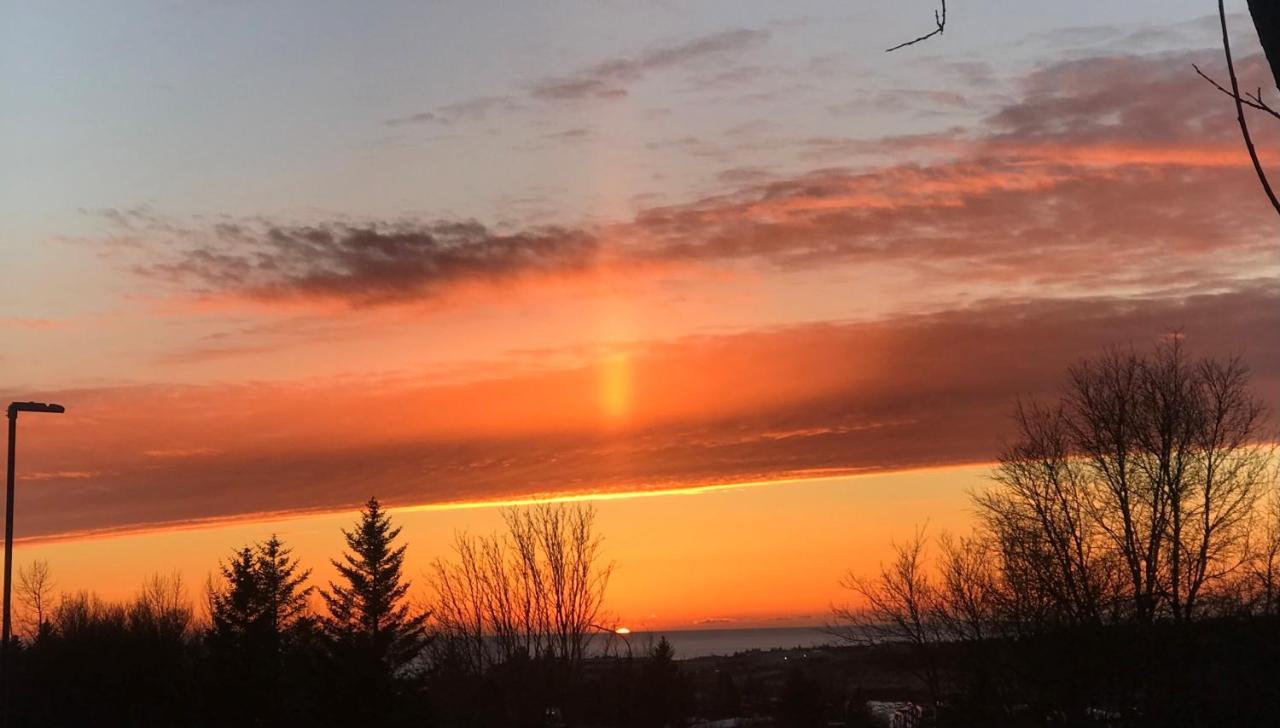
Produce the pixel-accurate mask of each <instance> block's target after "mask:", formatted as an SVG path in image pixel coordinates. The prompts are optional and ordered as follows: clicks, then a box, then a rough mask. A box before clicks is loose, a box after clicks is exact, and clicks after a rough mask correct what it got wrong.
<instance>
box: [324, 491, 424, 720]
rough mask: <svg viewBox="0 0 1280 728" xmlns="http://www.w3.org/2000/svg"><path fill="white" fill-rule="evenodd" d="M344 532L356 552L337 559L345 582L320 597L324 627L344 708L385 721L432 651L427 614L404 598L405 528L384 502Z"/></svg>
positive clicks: (333, 584)
mask: <svg viewBox="0 0 1280 728" xmlns="http://www.w3.org/2000/svg"><path fill="white" fill-rule="evenodd" d="M342 534H343V536H344V537H345V538H346V542H347V548H348V549H349V553H347V554H344V556H343V558H342V560H341V561H339V560H336V559H335V560H334V561H333V565H334V567H335V568H336V569H337V570H338V575H339V577H340V580H339V581H337V582H330V584H329V588H328V589H322V590H321V591H320V595H321V597H322V598H323V599H324V602H325V605H326V606H327V607H328V610H329V614H328V616H327V617H325V619H324V621H323V627H324V631H325V634H326V636H327V638H328V642H329V645H330V649H331V653H332V657H333V660H334V666H335V668H336V669H337V671H338V673H339V676H340V684H341V685H342V686H343V687H344V688H346V689H345V690H343V695H344V697H348V698H349V699H350V700H349V702H347V703H346V704H345V705H344V706H343V707H344V708H345V709H348V710H350V711H352V712H353V713H354V714H355V715H356V716H357V717H358V718H360V719H363V720H370V721H375V720H386V719H387V718H388V717H389V716H392V715H394V714H395V713H396V711H397V707H396V699H397V696H398V694H399V693H400V692H401V691H400V688H401V687H402V685H403V682H404V679H405V678H406V677H409V673H410V672H411V668H412V667H413V665H414V662H415V660H416V659H417V658H418V657H419V655H420V654H421V653H422V651H423V649H424V648H425V647H426V645H427V639H426V620H427V615H426V614H425V613H421V612H417V611H415V610H414V609H413V608H412V607H411V606H410V605H409V604H408V601H407V599H406V598H405V595H406V594H407V593H408V591H409V582H408V581H407V580H406V579H404V578H403V576H402V574H401V570H402V567H403V565H404V555H405V549H406V547H405V546H396V545H395V540H396V538H397V537H398V536H399V535H400V529H399V528H393V527H392V526H391V517H390V516H389V515H387V513H386V512H385V511H383V510H382V507H381V506H380V505H379V504H378V499H377V498H370V499H369V502H368V503H367V504H366V505H365V508H364V510H363V511H362V512H361V514H360V521H359V523H358V524H356V527H355V528H354V529H353V530H351V531H347V530H345V529H344V530H343V532H342Z"/></svg>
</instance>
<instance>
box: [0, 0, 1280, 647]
mask: <svg viewBox="0 0 1280 728" xmlns="http://www.w3.org/2000/svg"><path fill="white" fill-rule="evenodd" d="M933 7H934V3H933V2H930V1H925V0H919V1H916V0H912V1H911V2H892V1H890V0H858V1H854V2H850V1H849V0H836V1H822V2H819V1H816V0H815V1H805V0H794V1H792V2H786V3H782V2H746V1H743V0H725V1H724V2H711V1H710V0H690V1H689V2H674V1H671V0H647V1H644V2H634V3H623V2H620V1H614V0H609V1H605V0H594V1H588V0H578V1H577V2H568V1H564V2H521V3H509V2H508V3H498V2H490V1H488V0H483V1H481V0H476V1H474V2H466V3H461V2H459V3H411V2H403V3H400V2H385V3H330V2H314V1H308V2H266V1H263V2H255V1H252V0H242V1H237V0H204V1H202V2H189V3H178V2H155V3H142V2H120V3H99V2H81V3H73V2H65V3H62V2H59V3H34V4H18V3H8V2H5V1H4V0H0V15H2V16H3V17H4V22H3V23H0V269H2V270H3V271H4V278H5V280H4V285H3V286H0V335H2V336H3V342H4V343H3V345H0V396H2V397H3V398H4V401H6V402H7V401H8V400H10V399H23V400H26V399H35V400H47V401H56V402H60V403H62V404H64V405H65V406H66V407H67V410H68V411H67V414H65V415H61V416H48V415H32V416H24V418H23V420H22V425H21V431H20V459H19V482H18V496H17V508H18V519H17V521H16V524H17V526H16V531H17V534H18V536H19V538H20V539H22V542H21V543H20V544H19V549H18V556H17V558H18V562H19V563H25V562H26V561H29V560H31V559H33V558H44V559H47V560H48V561H49V562H50V566H51V568H52V571H53V573H54V577H55V581H56V582H57V585H58V586H59V587H60V588H63V589H79V588H90V589H95V590H98V591H99V592H101V593H103V594H105V595H109V596H123V595H125V594H127V593H129V592H131V591H133V590H134V589H135V588H136V586H137V584H138V583H139V582H140V581H141V580H142V578H143V577H144V576H145V575H146V574H148V573H150V572H154V571H168V570H171V569H178V570H180V571H181V572H182V573H183V574H184V576H185V577H186V579H187V580H188V583H189V584H191V585H193V590H194V589H195V588H196V587H197V586H198V585H199V584H200V583H202V582H203V580H204V577H205V575H206V574H207V573H208V572H210V571H212V570H213V569H214V568H216V564H217V561H218V559H219V558H221V557H223V556H225V555H226V553H227V552H228V551H229V550H230V549H231V548H232V547H234V546H238V545H240V544H242V543H244V542H246V541H251V540H257V539H261V538H264V537H266V536H267V535H270V533H272V532H278V533H280V534H281V535H282V536H283V537H284V538H285V539H286V540H287V541H289V542H290V543H292V544H294V545H295V547H296V549H297V553H298V555H300V556H301V557H302V559H303V561H304V563H305V564H306V565H308V566H314V567H315V568H316V575H317V576H318V577H320V578H322V579H323V578H325V577H327V576H328V574H329V573H330V572H329V571H328V569H327V568H326V567H325V563H326V562H327V558H328V557H329V556H332V555H336V553H337V552H338V550H339V548H340V546H341V537H340V535H339V533H338V528H339V527H340V526H342V525H345V524H347V523H349V522H350V521H351V519H352V518H353V514H354V509H355V508H357V507H358V505H359V504H360V503H362V502H363V501H365V500H366V499H367V498H368V497H369V496H370V495H377V496H378V497H379V498H381V499H382V500H383V501H384V502H385V503H387V504H389V505H391V506H393V507H395V508H397V509H400V510H398V511H397V513H396V517H397V519H399V520H400V522H401V523H402V524H403V525H404V526H405V530H404V535H405V537H406V538H407V539H408V541H409V543H410V561H409V567H410V576H412V577H414V578H415V579H416V581H417V582H418V584H419V586H422V583H423V581H424V577H423V570H424V569H425V568H426V566H427V564H428V562H429V561H430V560H431V559H432V558H435V557H437V556H443V555H447V550H448V544H449V541H450V539H451V538H452V535H453V533H454V532H455V531H458V530H462V529H469V530H471V531H473V532H485V531H489V530H492V529H494V528H497V527H498V526H499V525H500V518H499V511H498V509H497V508H496V507H495V506H494V505H493V504H494V503H506V502H523V501H528V500H531V499H541V498H552V497H578V496H604V497H603V498H599V499H598V500H597V501H596V505H597V507H598V509H599V511H600V526H601V529H602V531H603V533H604V534H605V537H606V539H607V540H606V550H607V552H608V555H609V556H610V557H611V558H613V559H615V560H616V562H617V565H618V569H617V572H616V575H615V578H614V582H613V589H612V591H611V594H610V600H609V607H610V609H611V610H612V611H613V612H615V613H616V614H617V615H618V618H619V619H620V620H622V621H623V622H626V623H629V624H634V625H639V626H660V627H671V626H691V625H696V624H731V623H732V624H770V623H817V622H821V621H822V620H823V619H824V615H825V610H826V609H827V607H828V605H829V604H830V602H832V601H833V600H840V599H842V598H843V597H842V595H841V593H840V589H839V588H838V581H839V579H840V576H841V574H842V573H843V572H844V571H845V570H847V569H849V568H854V569H860V570H866V569H872V568H874V567H875V565H876V563H877V562H878V561H879V560H880V559H881V558H883V557H884V556H885V553H886V551H887V548H888V545H889V541H890V539H893V538H896V537H902V536H904V535H908V534H910V533H911V531H912V529H913V528H914V527H915V526H916V525H918V524H924V523H926V522H928V523H929V528H930V529H936V530H941V529H943V528H955V529H961V530H962V529H963V528H964V527H965V520H966V513H967V510H966V495H965V493H966V492H967V490H969V489H972V488H980V487H982V484H983V482H984V478H985V475H986V473H987V472H988V469H989V466H988V465H987V464H988V463H989V462H990V461H991V460H992V458H993V457H995V455H996V453H997V452H998V450H999V447H1000V443H1001V438H1002V437H1004V436H1007V435H1008V434H1010V432H1009V431H1010V427H1009V424H1010V421H1009V417H1008V414H1009V412H1010V409H1011V407H1012V405H1013V403H1014V402H1015V400H1016V399H1017V398H1018V397H1024V398H1036V397H1042V396H1048V395H1049V394H1051V393H1052V392H1053V391H1054V390H1055V388H1056V387H1057V386H1058V385H1059V384H1060V382H1061V380H1062V376H1063V372H1064V369H1065V367H1066V366H1067V365H1068V364H1070V363H1071V362H1072V361H1074V360H1075V359H1077V358H1078V357H1080V356H1082V355H1085V354H1089V353H1092V352H1095V351H1097V350H1098V349H1099V348H1100V347H1102V346H1105V345H1127V344H1131V343H1132V344H1135V345H1140V346H1145V345H1147V344H1148V343H1149V342H1152V341H1155V340H1156V339H1157V338H1159V337H1160V336H1162V335H1164V334H1166V333H1167V332H1169V331H1171V330H1174V329H1180V330H1181V331H1182V332H1183V333H1184V334H1185V336H1186V340H1187V342H1188V346H1189V347H1190V348H1191V349H1192V350H1193V351H1195V352H1205V353H1210V352H1212V353H1242V354H1243V355H1244V356H1245V358H1246V360H1247V361H1248V362H1249V364H1250V365H1251V367H1252V369H1253V372H1254V381H1255V384H1256V388H1257V392H1258V394H1259V395H1261V396H1262V397H1263V398H1264V399H1266V400H1267V401H1269V402H1271V403H1273V404H1280V337H1277V336H1276V335H1275V333H1276V332H1277V331H1278V330H1280V328H1278V327H1280V279H1278V278H1277V276H1278V275H1280V252H1278V249H1277V245H1276V238H1277V236H1276V221H1275V219H1274V215H1273V214H1272V212H1271V210H1270V208H1269V206H1268V204H1267V202H1266V199H1265V198H1264V197H1263V196H1262V194H1261V192H1260V191H1259V189H1258V187H1257V181H1256V179H1255V178H1254V177H1253V172H1252V170H1251V168H1250V167H1249V161H1248V157H1247V155H1246V154H1245V152H1244V149H1243V146H1242V144H1241V142H1240V139H1239V133H1238V130H1237V129H1236V127H1235V118H1234V109H1233V107H1232V106H1231V104H1230V102H1229V100H1228V99H1227V98H1225V97H1224V96H1222V95H1221V94H1219V93H1217V92H1216V91H1214V90H1213V89H1212V88H1211V87H1209V86H1208V85H1207V84H1205V83H1204V82H1203V81H1201V80H1200V79H1199V78H1197V77H1196V75H1195V73H1194V70H1193V69H1192V64H1193V63H1196V64H1199V65H1200V67H1201V68H1203V69H1205V70H1206V71H1207V72H1209V73H1212V74H1217V75H1222V73H1223V63H1222V59H1221V48H1220V37H1219V35H1218V29H1217V18H1216V15H1210V13H1211V12H1213V10H1214V8H1213V7H1212V4H1210V3H1206V2H1203V1H1202V0H1142V1H1137V0H1127V1H1126V2H1116V1H1115V0H1108V1H1106V2H1102V1H1100V0H1080V1H1077V2H1070V3H1067V2H1014V1H1012V0H985V1H984V2H972V3H964V4H961V5H959V6H956V7H952V8H951V15H950V17H949V18H948V20H949V23H948V26H947V30H946V33H945V35H944V36H943V37H941V38H935V39H932V40H930V41H929V42H928V43H925V44H921V45H919V46H914V47H911V48H908V49H903V50H900V51H897V52H895V53H891V54H886V53H884V49H885V48H886V47H888V46H890V45H893V44H895V43H897V42H900V41H902V40H905V39H907V38H910V37H913V36H915V35H919V34H920V33H921V32H925V31H927V30H929V28H930V25H931V22H932V12H933ZM1228 8H1229V9H1230V10H1232V11H1233V12H1235V13H1236V15H1233V16H1232V17H1233V22H1234V24H1235V26H1234V27H1235V30H1236V31H1237V35H1238V36H1239V37H1238V39H1237V40H1236V44H1237V46H1236V51H1237V58H1238V61H1239V67H1240V70H1241V73H1242V76H1243V81H1242V85H1243V86H1245V87H1247V88H1254V87H1257V86H1260V85H1263V86H1265V85H1268V84H1269V83H1270V82H1269V74H1268V72H1267V69H1266V68H1265V65H1264V63H1263V61H1262V59H1261V56H1260V54H1259V51H1258V50H1257V41H1256V37H1254V36H1253V30H1252V27H1251V25H1250V24H1249V23H1248V18H1247V16H1245V15H1242V14H1241V13H1243V12H1244V3H1243V2H1232V3H1228ZM1276 128H1277V127H1276V126H1275V125H1272V126H1271V127H1270V128H1268V127H1267V126H1266V125H1259V128H1258V129H1257V130H1256V133H1257V134H1258V142H1259V146H1260V148H1261V150H1262V153H1263V155H1264V157H1265V158H1267V159H1270V160H1274V161H1276V162H1277V163H1278V164H1280V135H1277V134H1276V133H1275V129H1276ZM1277 168H1278V169H1280V167H1277Z"/></svg>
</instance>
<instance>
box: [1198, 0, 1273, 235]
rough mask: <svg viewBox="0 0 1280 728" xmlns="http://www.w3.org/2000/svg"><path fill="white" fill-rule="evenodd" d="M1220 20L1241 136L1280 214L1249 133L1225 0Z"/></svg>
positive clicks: (1261, 180)
mask: <svg viewBox="0 0 1280 728" xmlns="http://www.w3.org/2000/svg"><path fill="white" fill-rule="evenodd" d="M1218 20H1219V22H1220V23H1221V24H1222V51H1223V53H1224V54H1225V55H1226V57H1227V75H1228V76H1229V77H1230V78H1231V93H1230V96H1231V98H1232V99H1234V100H1235V103H1236V120H1237V121H1239V122H1240V136H1242V137H1244V146H1245V148H1246V149H1248V150H1249V159H1251V160H1253V171H1254V172H1257V174H1258V182H1260V183H1261V184H1262V190H1263V192H1266V193H1267V199H1268V200H1270V201H1271V206H1272V207H1273V208H1275V211H1276V214H1278V215H1280V200H1277V199H1276V193H1275V192H1274V191H1272V189H1271V183H1270V182H1268V181H1267V173H1266V170H1264V169H1263V168H1262V161H1261V160H1259V159H1258V150H1257V149H1255V148H1254V146H1253V137H1252V136H1250V134H1249V122H1248V121H1246V120H1245V118H1244V106H1245V100H1244V99H1243V98H1241V96H1240V81H1239V80H1238V79H1237V78H1236V64H1235V62H1234V61H1232V60H1231V38H1230V36H1229V35H1228V33H1227V10H1226V7H1224V2H1223V0H1218ZM1202 75H1203V74H1202ZM1215 85H1216V84H1215ZM1224 90H1225V89H1224Z"/></svg>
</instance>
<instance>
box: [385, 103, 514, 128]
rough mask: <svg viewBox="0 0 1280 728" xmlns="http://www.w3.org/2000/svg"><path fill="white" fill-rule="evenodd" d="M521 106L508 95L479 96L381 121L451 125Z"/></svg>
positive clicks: (412, 124) (479, 119)
mask: <svg viewBox="0 0 1280 728" xmlns="http://www.w3.org/2000/svg"><path fill="white" fill-rule="evenodd" d="M521 108H522V106H521V105H520V103H519V102H518V101H517V100H516V99H514V98H512V97H510V96H480V97H477V98H474V99H468V100H466V101H459V102H456V103H452V104H444V105H442V106H438V107H436V108H435V109H432V110H431V111H421V112H418V113H416V114H408V115H406V116H397V117H394V118H391V119H387V120H386V121H384V122H382V123H383V124H384V125H386V126H414V125H421V124H442V125H445V126H452V125H454V124H464V123H472V122H479V121H484V120H485V119H487V118H488V117H489V116H490V115H491V114H495V113H510V112H513V111H518V110H520V109H521Z"/></svg>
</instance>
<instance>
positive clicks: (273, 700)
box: [209, 535, 311, 724]
mask: <svg viewBox="0 0 1280 728" xmlns="http://www.w3.org/2000/svg"><path fill="white" fill-rule="evenodd" d="M298 569H299V565H298V561H297V560H296V559H293V558H290V550H289V549H288V548H286V547H285V546H284V543H283V542H282V541H281V540H280V539H279V537H277V536H275V535H272V536H271V538H270V539H269V540H267V541H265V542H262V543H259V544H257V545H256V546H253V547H250V546H245V547H243V548H240V549H238V550H236V551H235V552H234V553H233V555H232V557H231V558H230V560H229V561H228V562H226V563H224V564H222V565H221V571H222V582H223V583H222V585H221V586H220V587H219V586H215V585H213V584H211V585H210V590H209V606H210V610H209V611H210V616H211V618H212V623H213V624H212V630H211V634H210V639H209V648H210V652H211V657H212V658H213V660H214V662H213V667H214V674H213V677H214V680H215V682H216V683H217V684H218V685H219V686H221V687H222V688H223V689H224V690H226V691H227V692H230V693H233V694H235V695H237V696H238V699H237V700H234V701H227V702H226V703H224V704H222V705H221V706H220V708H219V709H220V710H221V711H223V712H225V713H226V715H225V716H224V717H225V718H226V719H228V720H229V721H230V722H233V723H236V722H239V723H261V722H264V721H265V722H266V723H267V724H277V723H278V719H279V716H280V713H281V710H282V706H281V702H282V694H281V693H282V690H281V688H282V682H283V681H284V678H285V675H284V673H285V662H286V657H287V655H286V652H287V651H288V649H289V648H290V647H292V646H294V645H295V643H297V641H298V640H297V639H295V638H296V637H297V636H298V635H297V632H298V627H299V626H300V625H301V623H302V622H303V621H305V620H306V610H307V595H308V594H309V593H310V592H311V589H310V587H305V586H304V584H305V582H306V580H307V577H308V576H309V574H310V572H309V571H303V572H301V573H299V571H298Z"/></svg>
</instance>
